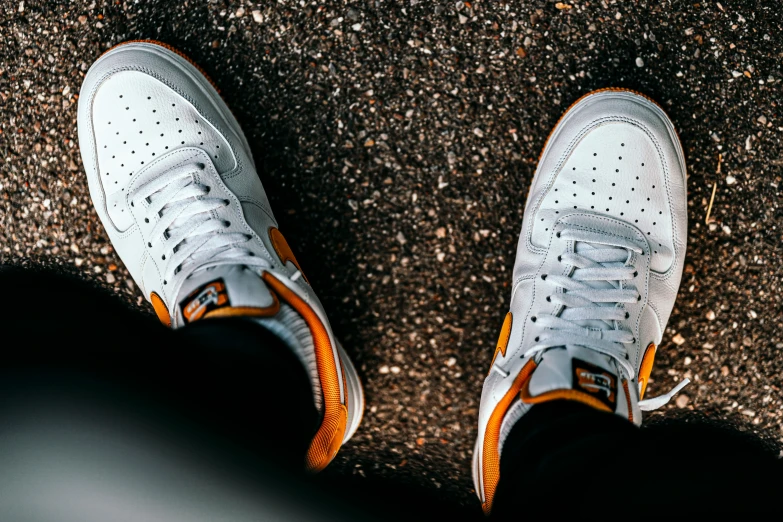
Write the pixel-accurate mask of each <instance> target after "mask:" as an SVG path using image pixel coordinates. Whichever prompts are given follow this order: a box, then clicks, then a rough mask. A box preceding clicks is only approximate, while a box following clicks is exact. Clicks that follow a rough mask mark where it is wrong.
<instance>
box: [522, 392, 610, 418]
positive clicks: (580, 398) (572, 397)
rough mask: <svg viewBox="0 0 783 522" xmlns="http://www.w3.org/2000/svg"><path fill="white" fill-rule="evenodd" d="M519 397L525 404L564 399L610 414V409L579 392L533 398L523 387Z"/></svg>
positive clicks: (556, 393) (548, 393) (554, 393)
mask: <svg viewBox="0 0 783 522" xmlns="http://www.w3.org/2000/svg"><path fill="white" fill-rule="evenodd" d="M521 397H522V401H523V402H525V403H527V404H541V403H542V402H549V401H554V400H559V399H565V400H567V401H577V402H581V403H582V404H587V405H588V406H592V407H593V408H595V409H597V410H602V411H608V412H610V413H611V412H612V409H611V408H610V407H609V406H607V405H606V404H604V403H603V402H601V401H599V400H598V399H596V398H595V397H592V396H590V395H588V394H586V393H584V392H581V391H579V390H568V389H561V390H552V391H548V392H546V393H542V394H541V395H536V396H535V397H533V396H531V395H530V390H528V387H527V386H525V387H524V388H523V389H522V393H521Z"/></svg>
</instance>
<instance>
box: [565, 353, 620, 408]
mask: <svg viewBox="0 0 783 522" xmlns="http://www.w3.org/2000/svg"><path fill="white" fill-rule="evenodd" d="M572 367H573V369H574V375H573V383H572V387H573V389H575V390H579V391H582V392H584V393H586V394H588V395H590V396H591V397H595V398H596V399H598V400H599V401H601V402H602V403H604V404H605V405H607V406H608V407H609V408H611V409H612V411H616V410H617V377H616V376H614V375H612V374H611V373H609V372H608V371H606V370H604V369H603V368H599V367H598V366H595V365H594V364H590V363H588V362H585V361H582V360H580V359H573V363H572Z"/></svg>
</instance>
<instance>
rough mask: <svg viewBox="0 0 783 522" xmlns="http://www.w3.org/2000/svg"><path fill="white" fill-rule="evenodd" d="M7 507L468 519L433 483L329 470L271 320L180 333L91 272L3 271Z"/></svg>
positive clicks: (303, 383)
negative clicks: (100, 286)
mask: <svg viewBox="0 0 783 522" xmlns="http://www.w3.org/2000/svg"><path fill="white" fill-rule="evenodd" d="M0 288H3V289H4V290H5V291H6V295H8V296H13V298H12V299H6V300H4V301H1V300H0V328H3V329H4V331H5V333H6V335H5V341H4V342H3V344H2V345H0V347H1V348H0V349H1V350H2V352H1V353H2V358H1V359H0V521H6V520H8V521H16V520H19V521H27V520H30V521H35V522H49V521H52V522H71V521H73V522H105V521H106V520H133V521H137V520H138V521H143V522H148V521H158V520H160V521H165V522H175V521H176V522H179V521H183V522H184V521H187V522H197V521H198V522H200V521H214V520H230V521H232V522H244V521H259V520H262V521H266V520H340V521H348V520H395V521H399V520H400V519H406V520H428V519H433V518H442V519H447V520H450V521H456V520H461V519H463V518H465V517H466V516H467V517H469V518H471V519H477V518H478V519H480V517H475V516H472V515H473V514H474V513H477V512H478V511H480V510H479V509H478V506H476V509H474V510H470V509H468V510H466V509H463V508H460V507H459V506H454V505H452V504H451V503H450V502H448V499H446V498H442V497H439V496H437V495H435V494H433V493H434V492H433V490H432V489H426V488H421V487H418V486H416V485H412V484H400V483H397V482H390V481H385V480H368V479H364V478H361V477H358V476H338V475H337V474H335V473H333V472H331V471H330V470H327V471H326V472H324V473H323V474H321V475H319V476H318V477H316V478H308V477H305V476H303V469H304V454H305V451H306V448H307V445H308V444H309V442H310V440H311V437H312V435H313V433H314V432H315V430H316V429H317V424H318V421H319V417H318V414H317V412H316V410H315V407H314V405H313V397H312V389H311V384H310V380H309V377H308V375H307V373H306V371H305V370H304V368H303V367H302V365H301V363H300V362H299V360H298V359H297V358H296V356H295V355H294V354H293V353H292V352H291V350H289V349H288V348H287V347H286V346H284V345H283V344H282V343H281V342H280V341H279V340H278V339H277V338H276V337H274V336H273V335H271V334H270V333H269V332H268V331H266V330H265V329H263V328H261V327H260V326H258V325H257V324H253V323H251V322H249V321H244V320H241V319H235V320H204V321H201V322H197V323H194V324H192V325H189V326H187V327H186V328H182V329H180V330H177V331H171V330H169V329H168V328H165V327H163V326H162V325H160V323H158V322H157V321H156V320H155V319H154V318H152V317H145V316H142V315H139V314H137V313H135V312H133V311H131V310H129V309H128V308H126V307H125V306H124V305H123V304H122V302H120V301H119V300H118V299H116V298H115V297H114V296H111V295H108V294H106V293H105V292H103V291H98V290H95V289H94V288H91V287H90V286H88V285H86V284H85V283H84V282H82V281H78V280H74V279H68V278H63V277H62V276H55V275H52V274H49V273H40V272H29V271H19V270H7V269H5V270H4V269H0Z"/></svg>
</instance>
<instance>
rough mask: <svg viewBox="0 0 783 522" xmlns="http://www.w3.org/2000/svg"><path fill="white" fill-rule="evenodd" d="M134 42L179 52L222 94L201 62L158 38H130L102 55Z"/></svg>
mask: <svg viewBox="0 0 783 522" xmlns="http://www.w3.org/2000/svg"><path fill="white" fill-rule="evenodd" d="M132 43H148V44H153V45H157V46H160V47H163V48H164V49H168V50H169V51H171V52H173V53H175V54H178V55H179V56H181V57H182V58H184V59H186V60H187V61H188V62H190V65H192V66H193V67H195V68H196V69H198V72H200V73H201V74H203V75H204V78H206V79H207V81H208V82H209V83H210V84H212V87H214V88H215V90H216V91H217V92H218V94H220V89H218V86H217V84H216V83H215V82H214V81H213V80H212V78H210V77H209V75H208V74H207V73H206V71H204V69H202V68H201V66H200V65H199V64H197V63H196V62H194V61H193V60H191V59H190V57H189V56H188V55H186V54H185V53H183V52H182V51H180V50H179V49H177V48H176V47H173V46H171V45H169V44H167V43H164V42H161V41H158V40H128V41H127V42H122V43H120V44H117V45H115V46H114V47H112V48H111V49H108V50H107V51H105V52H103V53H102V54H101V56H103V55H104V54H106V53H108V52H109V51H112V50H114V49H116V48H117V47H122V46H123V45H128V44H132Z"/></svg>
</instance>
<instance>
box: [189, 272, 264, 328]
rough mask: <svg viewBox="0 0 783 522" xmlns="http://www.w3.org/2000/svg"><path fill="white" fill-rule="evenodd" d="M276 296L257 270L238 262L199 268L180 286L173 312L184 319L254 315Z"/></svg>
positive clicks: (194, 319) (191, 320) (190, 320)
mask: <svg viewBox="0 0 783 522" xmlns="http://www.w3.org/2000/svg"><path fill="white" fill-rule="evenodd" d="M277 306H279V303H278V301H277V298H276V297H275V296H274V295H273V294H272V293H271V291H270V290H269V287H267V285H266V283H264V281H263V280H262V279H261V277H259V276H258V274H256V273H254V272H253V271H251V270H249V269H247V268H245V267H244V266H242V265H224V266H217V267H214V268H208V269H206V270H199V271H198V272H196V273H194V274H193V275H192V276H191V277H190V278H189V279H185V283H184V284H183V285H182V288H181V289H180V293H179V297H178V310H177V313H178V314H179V315H180V316H181V317H182V319H183V321H184V322H185V323H190V322H193V321H197V320H199V319H203V318H205V317H209V316H217V315H220V316H229V315H242V311H245V312H246V314H245V315H257V314H254V313H253V311H254V310H255V311H261V310H268V309H270V308H271V307H277Z"/></svg>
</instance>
